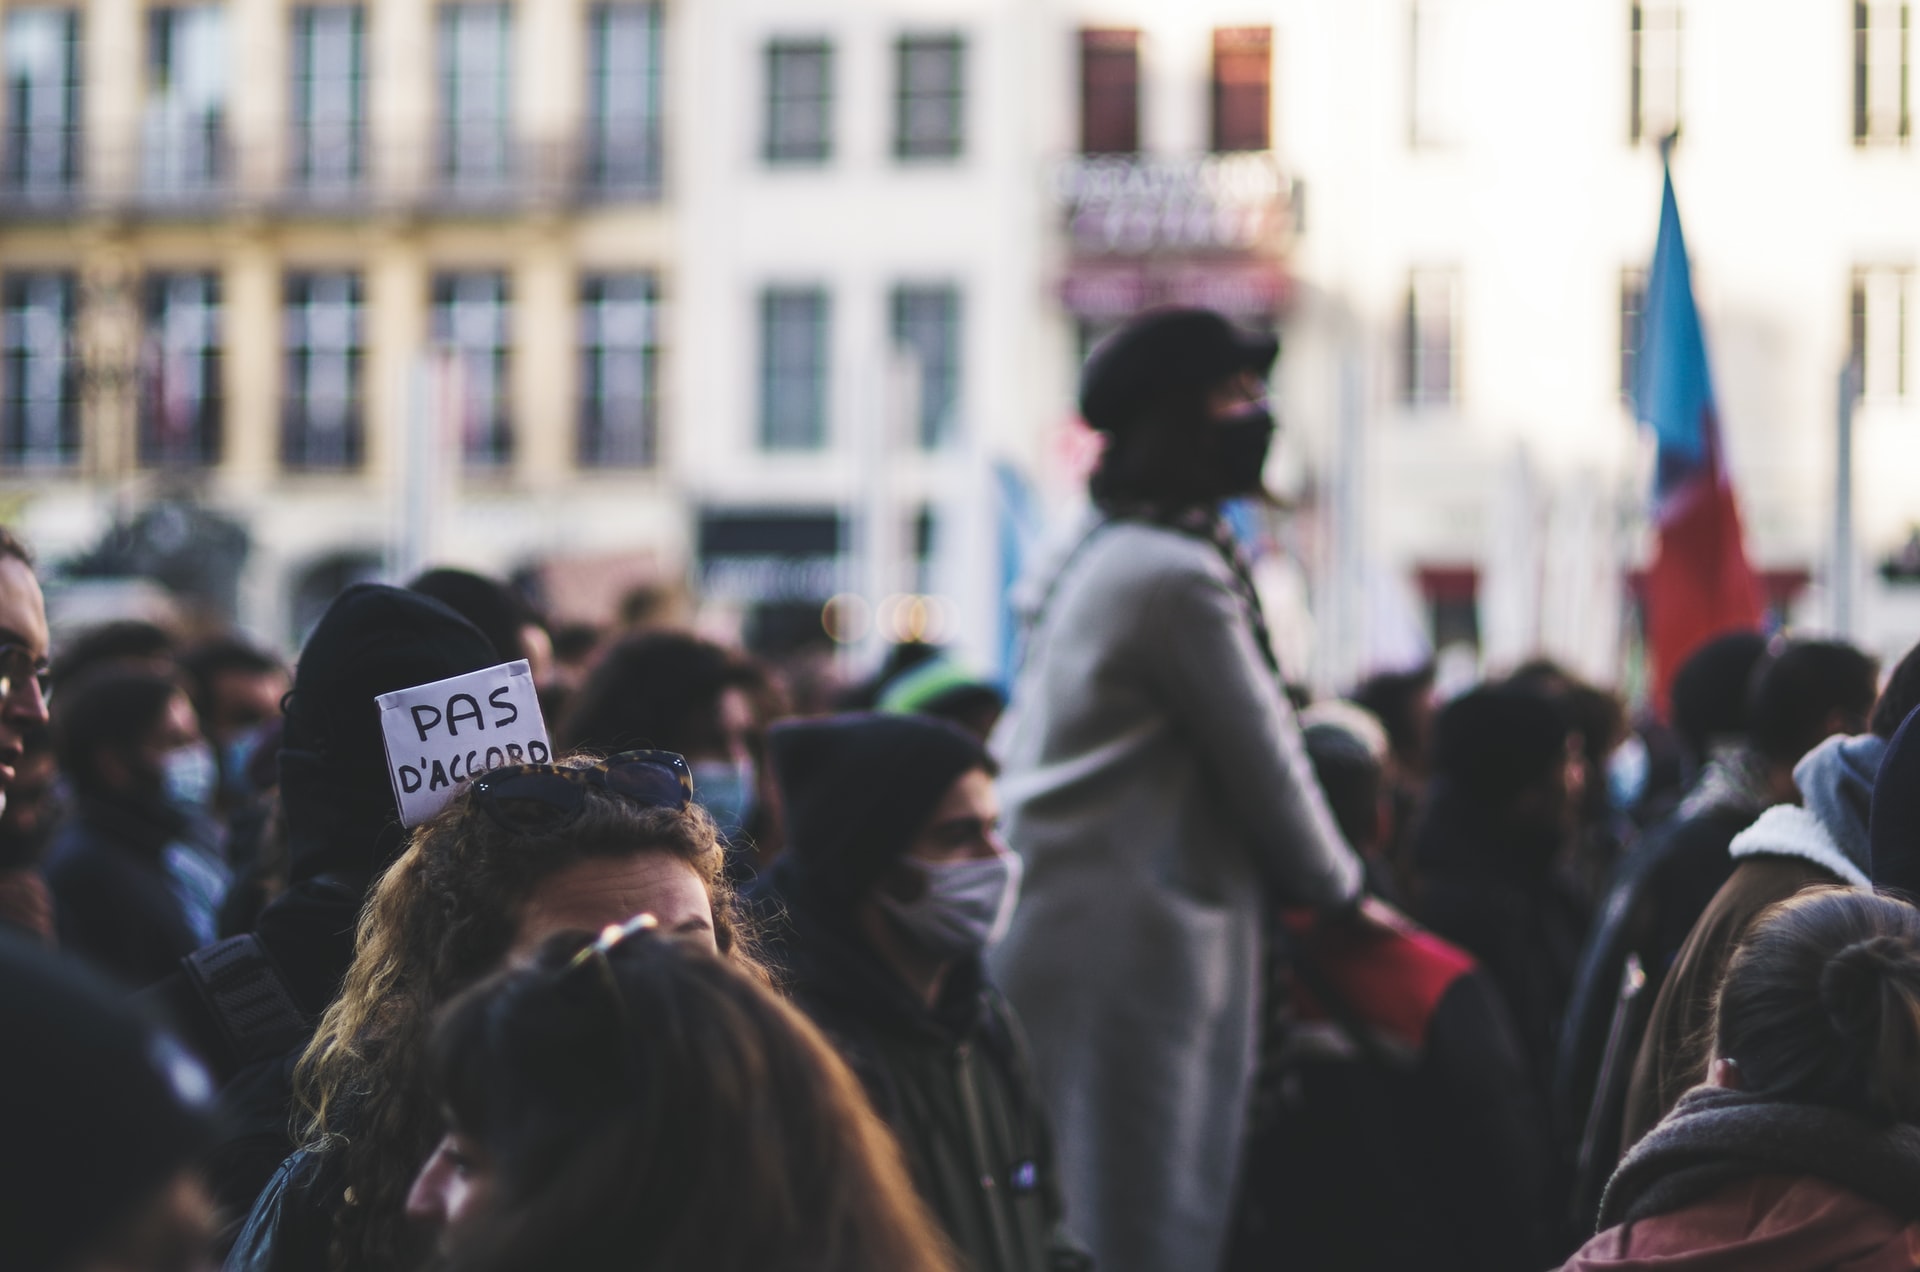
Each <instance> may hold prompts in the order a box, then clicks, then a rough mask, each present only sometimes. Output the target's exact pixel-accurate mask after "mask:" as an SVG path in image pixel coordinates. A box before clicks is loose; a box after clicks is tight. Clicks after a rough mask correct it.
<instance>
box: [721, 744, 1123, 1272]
mask: <svg viewBox="0 0 1920 1272" xmlns="http://www.w3.org/2000/svg"><path fill="white" fill-rule="evenodd" d="M768 751H769V754H770V757H771V760H772V764H773V772H774V779H775V782H776V783H777V786H778V789H779V793H780V799H781V805H782V807H783V808H784V810H785V818H786V836H787V850H786V852H785V853H784V854H783V855H782V856H781V857H780V858H779V860H777V861H776V862H775V863H774V864H773V867H772V869H771V870H770V871H768V872H767V873H766V874H764V875H762V876H761V877H760V879H759V880H758V881H757V882H756V883H755V885H754V887H753V888H752V889H751V890H750V891H749V893H748V899H749V901H750V902H751V904H752V905H753V908H754V909H755V910H756V912H757V913H758V914H759V915H761V916H762V918H763V921H764V924H765V934H764V935H765V940H766V953H767V956H768V958H769V960H770V961H771V962H772V963H773V965H774V967H775V969H776V977H777V979H778V980H780V981H781V982H782V983H783V984H784V986H785V987H786V988H787V989H788V991H789V992H790V993H791V994H792V996H793V999H794V1001H795V1003H796V1004H797V1005H798V1006H799V1007H800V1008H801V1009H802V1010H803V1011H805V1012H806V1013H807V1014H808V1015H809V1016H810V1017H811V1018H812V1019H813V1021H814V1023H816V1024H817V1025H819V1026H820V1027H821V1029H822V1030H823V1031H825V1033H826V1034H827V1036H828V1038H829V1039H830V1040H831V1041H832V1042H833V1043H834V1044H835V1046H836V1047H837V1048H838V1049H839V1050H840V1052H841V1054H842V1056H843V1057H844V1058H845V1059H846V1060H847V1062H848V1063H849V1065H850V1066H851V1067H852V1068H853V1070H854V1072H855V1073H857V1074H859V1076H860V1078H861V1080H862V1081H863V1082H864V1083H865V1084H866V1087H867V1090H868V1093H869V1094H870V1095H871V1096H872V1098H873V1102H874V1105H875V1107H876V1108H877V1109H878V1111H879V1112H880V1115H881V1116H882V1117H883V1118H884V1119H885V1120H886V1121H887V1122H888V1124H889V1125H891V1126H892V1128H893V1130H894V1132H895V1134H896V1135H897V1136H898V1137H899V1140H900V1145H901V1148H902V1149H903V1150H904V1152H905V1155H906V1159H907V1164H908V1167H909V1170H910V1172H911V1174H912V1176H913V1179H914V1183H915V1185H916V1187H917V1188H918V1190H919V1192H920V1194H921V1196H922V1198H923V1199H924V1200H925V1201H926V1202H927V1205H928V1206H929V1208H930V1209H931V1210H932V1211H933V1214H934V1216H935V1218H936V1219H938V1220H939V1221H940V1223H941V1226H942V1227H943V1228H944V1230H945V1231H946V1234H947V1236H948V1238H949V1239H950V1240H951V1241H952V1242H953V1245H954V1247H955V1249H956V1250H957V1251H958V1252H959V1254H960V1255H961V1257H962V1259H963V1260H964V1263H965V1266H966V1267H968V1268H969V1269H972V1270H973V1272H1072V1270H1075V1269H1086V1268H1088V1267H1089V1266H1091V1265H1090V1264H1089V1262H1088V1261H1087V1258H1086V1256H1085V1254H1084V1252H1082V1251H1081V1250H1080V1249H1079V1248H1078V1247H1077V1246H1076V1245H1075V1244H1074V1242H1073V1240H1072V1238H1071V1237H1069V1236H1068V1235H1067V1233H1066V1229H1065V1227H1064V1225H1063V1221H1062V1213H1061V1205H1060V1200H1059V1192H1058V1185H1057V1180H1056V1178H1055V1173H1054V1163H1053V1158H1052V1151H1051V1148H1050V1142H1049V1136H1048V1131H1047V1126H1046V1122H1045V1118H1044V1115H1043V1106H1042V1103H1041V1100H1040V1097H1039V1094H1038V1092H1037V1091H1036V1090H1035V1088H1034V1086H1033V1081H1032V1077H1031V1075H1030V1074H1029V1073H1028V1071H1027V1067H1026V1062H1025V1044H1024V1042H1023V1041H1022V1037H1021V1033H1020V1029H1019V1026H1018V1024H1017V1023H1016V1021H1015V1020H1014V1017H1013V1013H1012V1011H1011V1010H1010V1009H1009V1007H1008V1006H1007V1004H1006V1001H1005V1000H1004V999H1003V998H1002V997H1001V996H1000V994H999V991H998V990H996V989H995V988H994V986H993V984H992V982H991V981H990V980H989V978H988V976H987V974H986V969H985V965H984V962H983V958H982V956H983V954H984V953H985V951H986V949H987V947H988V946H989V945H991V944H992V943H993V942H994V940H995V939H996V938H997V937H998V936H999V935H1000V933H1001V932H1002V931H1003V930H1004V929H1005V926H1006V923H1007V919H1008V916H1009V915H1010V914H1011V913H1012V911H1013V907H1014V901H1015V898H1016V896H1017V895H1018V891H1019V879H1020V869H1019V860H1018V858H1016V857H1014V856H1013V855H1012V854H1011V853H1009V852H1008V851H1007V848H1006V845H1005V844H1004V843H1002V842H1001V840H1000V835H999V831H998V828H997V827H998V821H999V805H998V800H997V797H996V796H995V793H994V788H993V773H994V765H993V761H992V759H991V758H990V757H989V756H988V754H987V752H986V750H985V749H984V748H983V747H982V746H981V744H980V742H979V741H978V740H977V739H975V738H974V737H973V736H971V735H970V734H968V733H966V732H964V731H962V730H961V729H959V728H957V727H955V726H953V725H951V724H948V723H946V722H944V721H939V720H933V719H929V718H926V717H921V716H912V715H869V714H854V715H843V716H833V717H828V718H825V719H819V720H805V721H794V722H789V723H786V724H781V725H776V726H775V727H774V728H773V729H772V730H770V731H769V733H768Z"/></svg>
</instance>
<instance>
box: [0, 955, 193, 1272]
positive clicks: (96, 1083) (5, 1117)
mask: <svg viewBox="0 0 1920 1272" xmlns="http://www.w3.org/2000/svg"><path fill="white" fill-rule="evenodd" d="M0 1038H4V1039H5V1040H6V1041H5V1044H4V1045H0V1126H4V1127H5V1128H6V1132H5V1134H4V1135H0V1233H3V1234H5V1235H4V1237H0V1243H3V1246H4V1250H5V1259H4V1261H5V1263H6V1266H7V1267H8V1268H13V1269H19V1270H20V1272H52V1269H55V1268H63V1267H66V1266H68V1265H69V1263H70V1261H71V1260H72V1259H73V1258H75V1257H76V1256H77V1255H78V1254H79V1253H80V1252H81V1250H82V1248H83V1247H84V1246H85V1245H86V1244H87V1243H88V1242H90V1241H93V1240H96V1239H98V1238H99V1237H101V1236H102V1235H103V1234H104V1233H105V1232H106V1231H107V1230H108V1229H110V1228H111V1227H112V1225H114V1224H115V1223H117V1222H120V1221H122V1220H124V1219H127V1218H129V1217H130V1216H131V1215H132V1213H133V1212H134V1211H135V1209H136V1208H137V1207H139V1206H140V1205H142V1204H143V1203H145V1202H147V1201H149V1200H150V1199H151V1198H153V1197H154V1196H155V1195H156V1194H157V1192H158V1191H159V1189H160V1188H161V1187H162V1186H164V1185H165V1184H166V1183H167V1182H168V1181H169V1180H171V1179H172V1177H173V1176H174V1175H175V1174H176V1173H178V1172H179V1171H180V1170H182V1169H184V1168H185V1167H187V1166H188V1165H189V1164H190V1163H191V1162H192V1161H193V1157H194V1154H195V1152H196V1151H197V1150H198V1149H199V1148H200V1147H201V1145H202V1144H203V1143H205V1141H206V1138H207V1133H208V1129H209V1127H208V1121H207V1111H206V1107H205V1105H206V1097H207V1094H208V1084H207V1079H206V1075H205V1074H204V1073H203V1072H202V1071H201V1070H200V1068H199V1067H198V1065H196V1064H195V1063H194V1061H193V1060H191V1059H190V1058H189V1057H188V1055H187V1053H186V1051H185V1050H183V1049H182V1048H181V1046H180V1044H179V1043H177V1042H174V1041H173V1040H172V1039H171V1038H169V1037H167V1036H165V1035H163V1034H160V1033H159V1032H157V1031H156V1030H154V1029H153V1028H152V1027H151V1026H150V1025H148V1024H147V1023H146V1022H145V1021H143V1020H141V1019H140V1018H139V1017H137V1016H136V1015H135V1014H134V1013H133V1012H132V1011H130V1010H129V1009H128V1008H127V1006H126V1005H125V1003H124V1002H123V1001H122V1000H121V995H120V993H119V992H118V991H117V990H116V989H115V988H114V987H113V986H111V985H109V984H107V983H106V982H104V981H102V980H100V979H99V978H98V977H96V976H95V975H93V974H92V973H90V972H88V971H87V970H86V969H84V968H82V967H80V966H78V965H77V964H75V963H73V962H71V961H70V960H66V959H62V958H60V957H58V956H56V955H54V954H52V953H50V952H48V951H46V950H43V949H40V948H38V947H37V946H33V945H30V944H28V943H27V942H26V941H25V940H23V939H21V938H19V937H16V936H13V935H11V934H4V933H0Z"/></svg>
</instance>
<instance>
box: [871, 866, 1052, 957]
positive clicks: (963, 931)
mask: <svg viewBox="0 0 1920 1272" xmlns="http://www.w3.org/2000/svg"><path fill="white" fill-rule="evenodd" d="M906 864H908V865H910V866H911V867H913V868H914V869H916V870H918V871H919V872H920V876H921V878H922V879H924V880H925V881H926V890H925V891H924V892H922V893H921V894H920V896H919V897H917V898H916V899H914V900H912V901H901V900H899V899H898V898H896V897H893V896H890V895H889V894H888V893H887V891H886V890H885V889H884V888H882V889H880V890H878V891H877V892H876V893H875V894H874V895H875V896H876V897H877V898H878V900H879V902H880V908H881V909H883V910H885V911H886V912H887V913H888V914H890V915H892V916H893V918H894V921H895V922H897V923H898V924H900V926H901V927H903V928H905V929H906V931H907V932H908V934H909V935H911V936H912V937H913V938H914V939H915V940H916V941H918V942H919V943H920V944H921V945H922V946H923V947H924V948H925V949H926V951H927V952H928V953H929V954H933V955H936V956H938V957H940V958H966V957H968V956H970V955H974V954H978V953H980V952H981V951H982V950H986V949H989V948H991V947H992V946H993V945H994V944H995V943H996V942H997V941H999V939H1000V938H1001V937H1003V936H1005V935H1006V934H1007V927H1008V925H1009V924H1011V923H1012V922H1013V907H1014V904H1015V902H1017V901H1018V900H1019V899H1020V874H1021V869H1022V866H1021V861H1020V858H1019V857H1017V856H1015V855H1014V854H1012V853H1010V852H1002V853H996V854H995V855H994V856H991V857H987V858H984V859H982V860H979V861H955V862H949V863H948V864H946V865H940V866H934V865H928V864H926V863H925V862H918V861H914V862H908V863H906Z"/></svg>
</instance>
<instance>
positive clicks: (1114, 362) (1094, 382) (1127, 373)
mask: <svg viewBox="0 0 1920 1272" xmlns="http://www.w3.org/2000/svg"><path fill="white" fill-rule="evenodd" d="M1279 352H1280V344H1279V341H1277V340H1275V339H1274V337H1273V336H1271V335H1257V334H1255V333H1253V332H1250V331H1243V330H1242V329H1240V328H1239V327H1236V326H1234V325H1233V324H1232V323H1230V322H1228V321H1227V320H1226V319H1225V318H1222V317H1221V316H1220V315H1219V314H1217V313H1214V312H1213V311H1211V310H1207V309H1178V308H1166V309H1160V310H1156V311H1154V312H1152V313H1148V314H1143V315H1141V316H1140V317H1138V318H1136V319H1134V320H1133V321H1132V322H1130V323H1128V324H1127V325H1126V326H1125V327H1124V328H1122V329H1121V330H1120V331H1118V332H1116V333H1114V335H1113V336H1111V337H1110V338H1108V339H1107V340H1105V341H1103V342H1102V343H1101V345H1100V346H1099V348H1097V349H1095V350H1094V351H1093V355H1092V356H1091V357H1089V358H1088V359H1087V365H1086V369H1085V370H1084V371H1083V372H1082V373H1081V377H1080V414H1081V416H1082V418H1084V419H1085V420H1086V421H1087V423H1088V424H1090V425H1091V426H1093V427H1094V428H1097V429H1100V430H1102V431H1108V432H1110V431H1113V430H1115V429H1119V428H1124V427H1126V426H1127V425H1128V424H1130V423H1132V422H1134V419H1135V416H1136V412H1137V408H1138V407H1139V406H1140V405H1141V404H1142V403H1143V402H1148V401H1152V400H1154V399H1156V398H1160V397H1164V396H1165V395H1167V394H1169V393H1177V392H1180V391H1183V390H1191V389H1202V388H1206V387H1207V386H1208V385H1211V384H1214V383H1216V382H1218V381H1220V380H1223V379H1225V378H1226V377H1228V376H1230V375H1233V374H1235V373H1236V372H1239V371H1243V370H1251V371H1258V372H1260V373H1261V374H1265V372H1266V369H1267V368H1268V367H1270V366H1272V365H1273V360H1274V358H1275V357H1276V356H1277V355H1278V354H1279Z"/></svg>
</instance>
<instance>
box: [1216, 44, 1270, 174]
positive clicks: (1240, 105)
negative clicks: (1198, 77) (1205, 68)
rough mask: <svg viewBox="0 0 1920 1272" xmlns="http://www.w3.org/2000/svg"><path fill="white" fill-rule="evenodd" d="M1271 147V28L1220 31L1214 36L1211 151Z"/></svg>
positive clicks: (1265, 148) (1264, 148) (1266, 148)
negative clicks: (1212, 149)
mask: <svg viewBox="0 0 1920 1272" xmlns="http://www.w3.org/2000/svg"><path fill="white" fill-rule="evenodd" d="M1272 145H1273V28H1272V27H1222V28H1220V29H1219V30H1217V31H1215V32H1214V33H1213V148H1214V150H1216V151H1222V150H1268V149H1271V148H1272Z"/></svg>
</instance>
